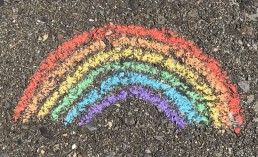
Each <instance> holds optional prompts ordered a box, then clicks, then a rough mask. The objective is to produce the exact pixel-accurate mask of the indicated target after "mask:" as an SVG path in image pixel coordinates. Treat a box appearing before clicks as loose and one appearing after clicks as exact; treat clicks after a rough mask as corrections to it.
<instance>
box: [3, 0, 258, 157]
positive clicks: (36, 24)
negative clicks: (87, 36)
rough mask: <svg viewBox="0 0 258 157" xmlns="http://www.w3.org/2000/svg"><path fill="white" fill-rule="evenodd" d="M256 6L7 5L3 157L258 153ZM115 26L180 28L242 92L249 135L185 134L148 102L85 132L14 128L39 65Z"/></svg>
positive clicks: (105, 1) (13, 0)
mask: <svg viewBox="0 0 258 157" xmlns="http://www.w3.org/2000/svg"><path fill="white" fill-rule="evenodd" d="M257 8H258V1H253V0H232V1H227V0H217V1H214V0H191V1H188V0H187V1H186V0H185V1H182V0H180V1H178V0H160V1H153V0H141V1H136V0H85V1H83V0H76V1H71V0H67V1H62V0H58V1H55V2H54V1H43V0H41V1H37V0H29V1H25V0H24V1H22V0H21V1H18V0H4V1H3V0H0V80H1V81H0V119H1V120H0V157H8V156H109V157H111V156H112V157H113V156H128V157H129V156H145V157H147V156H158V157H169V156H258V90H257V89H258V84H257V80H258V72H257V68H258V50H257V49H258V31H257V30H258V22H257V20H258V13H257ZM109 22H112V23H115V24H137V25H143V26H145V27H148V28H153V27H157V28H162V27H167V28H170V29H173V30H174V31H175V32H176V33H177V34H179V35H180V36H185V37H186V39H188V40H191V41H193V42H194V43H195V44H196V45H197V46H198V47H199V48H200V49H202V50H203V51H204V52H205V53H207V54H209V55H210V56H212V57H214V58H216V59H218V60H219V61H221V63H222V65H223V69H225V70H227V72H228V75H229V76H230V77H231V78H232V79H233V81H234V82H235V83H236V84H238V85H239V89H240V90H239V91H240V93H241V95H242V96H241V97H242V101H241V105H242V106H243V108H244V110H245V116H246V120H245V124H244V125H243V127H242V131H241V133H240V134H238V135H236V134H234V133H232V132H230V131H224V130H222V131H218V130H214V129H212V128H204V127H201V126H196V127H194V126H192V127H188V128H187V129H186V130H183V131H180V132H178V131H176V130H175V128H174V126H173V125H172V124H171V123H168V122H167V121H166V119H165V118H164V115H163V114H162V113H160V112H158V110H157V109H156V108H154V107H152V106H150V105H149V104H146V103H145V102H141V101H140V100H131V101H128V102H127V103H130V104H134V105H132V106H130V107H125V106H126V105H128V104H126V105H121V107H120V108H118V110H120V111H119V112H118V111H117V109H116V108H114V107H110V108H108V109H107V110H105V111H104V113H103V114H102V115H101V116H99V117H98V118H96V119H94V120H93V121H92V123H91V125H89V126H85V127H83V128H78V127H76V126H68V127H63V126H62V124H53V123H51V122H48V121H45V122H43V123H41V124H37V123H34V122H31V123H30V124H29V125H21V124H20V123H14V122H13V121H12V111H13V109H14V107H15V106H16V104H17V102H18V101H19V98H20V96H21V94H22V91H23V90H24V89H25V87H26V85H27V83H28V81H29V78H30V76H32V74H33V73H34V72H35V70H36V68H37V66H38V65H39V63H40V61H42V60H43V59H44V58H45V56H46V55H47V54H48V53H49V52H51V50H54V49H55V48H56V47H57V46H58V45H59V44H61V43H62V42H64V41H66V40H68V39H70V38H71V37H72V36H73V35H74V34H78V33H81V32H83V31H88V30H90V29H92V28H94V27H97V26H102V25H103V24H104V23H109ZM45 34H47V35H48V38H47V39H46V40H45V39H44V35H45ZM45 37H46V36H45ZM139 104H140V105H139ZM108 122H112V127H110V128H108V126H107V123H108ZM73 148H75V149H73Z"/></svg>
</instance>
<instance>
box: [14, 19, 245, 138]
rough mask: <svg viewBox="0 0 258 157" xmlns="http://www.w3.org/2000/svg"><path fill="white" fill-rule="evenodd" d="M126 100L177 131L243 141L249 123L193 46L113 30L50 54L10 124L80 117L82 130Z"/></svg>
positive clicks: (129, 29)
mask: <svg viewBox="0 0 258 157" xmlns="http://www.w3.org/2000/svg"><path fill="white" fill-rule="evenodd" d="M100 76H101V77H100ZM96 82H97V83H96ZM121 87H122V89H123V90H121ZM114 93H118V94H114ZM127 98H136V99H143V100H145V101H147V102H150V103H151V104H153V105H154V106H156V107H157V108H159V109H160V110H161V111H163V112H164V115H165V116H166V117H167V118H168V119H170V120H171V121H173V122H174V123H175V124H176V125H177V126H178V127H179V128H184V127H185V126H186V125H187V124H192V125H194V124H197V123H199V122H201V121H203V122H204V123H205V125H207V126H213V127H214V128H224V129H229V128H231V129H234V131H235V132H236V133H238V132H239V131H240V126H241V124H242V123H243V119H244V117H243V111H242V109H241V107H240V105H239V103H240V98H239V94H238V92H237V87H236V85H234V84H233V83H232V81H231V80H230V78H229V77H228V76H227V74H226V72H225V71H223V70H222V69H221V64H220V63H219V62H218V61H216V60H215V59H213V58H211V57H209V56H208V55H206V54H204V53H203V52H202V51H201V50H199V49H198V48H197V47H196V46H195V45H194V44H193V43H192V42H190V41H186V40H185V39H183V38H181V37H179V36H177V35H176V34H174V33H173V32H172V31H171V30H166V29H162V30H158V29H156V28H154V29H147V28H144V27H142V26H135V25H129V26H122V25H113V24H108V25H104V26H103V27H98V28H96V29H94V30H92V31H90V32H84V33H82V34H80V35H75V36H74V37H73V38H72V39H71V40H69V41H67V42H65V43H63V44H62V45H61V46H59V47H58V48H57V49H56V50H55V51H53V52H51V53H50V54H49V56H47V57H46V59H45V60H43V61H42V62H41V63H40V65H39V67H38V69H37V71H36V72H35V74H34V75H33V76H32V78H31V81H30V82H29V84H28V86H27V88H26V89H25V90H24V92H23V95H22V97H21V99H20V101H19V102H18V105H17V106H16V108H15V109H14V115H13V118H14V120H15V121H17V120H18V119H19V118H20V117H22V118H21V119H22V122H28V121H29V119H30V118H31V117H33V115H34V116H37V119H38V120H42V119H43V118H44V117H46V116H47V115H48V116H50V117H51V119H52V120H54V121H58V120H59V119H60V118H59V117H60V115H66V117H65V119H64V123H65V125H66V124H69V123H72V122H74V121H75V119H76V118H77V119H78V118H79V117H81V119H80V120H79V122H78V125H83V124H85V123H88V122H89V121H90V119H91V118H92V117H94V116H96V115H97V114H99V113H100V112H101V111H102V110H103V109H104V108H106V107H108V106H110V105H112V104H114V103H115V102H116V101H126V100H127ZM86 106H89V107H88V108H87V109H86V108H85V107H86ZM22 112H23V114H22Z"/></svg>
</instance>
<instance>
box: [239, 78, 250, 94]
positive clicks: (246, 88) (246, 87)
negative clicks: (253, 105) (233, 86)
mask: <svg viewBox="0 0 258 157" xmlns="http://www.w3.org/2000/svg"><path fill="white" fill-rule="evenodd" d="M238 85H239V87H240V88H241V89H242V90H243V91H244V92H245V93H247V92H249V90H250V82H249V81H240V82H238Z"/></svg>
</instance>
